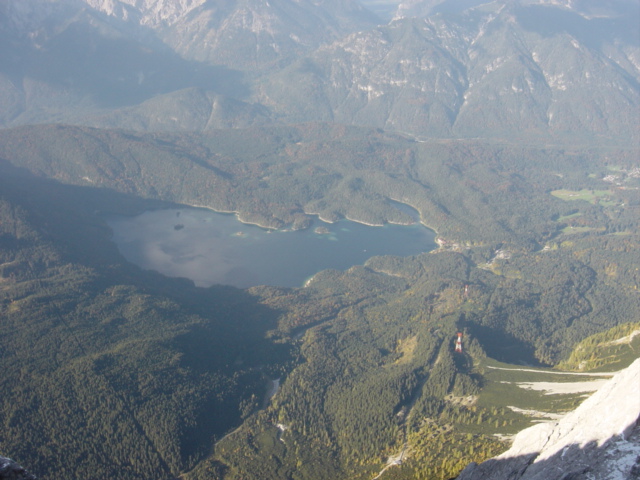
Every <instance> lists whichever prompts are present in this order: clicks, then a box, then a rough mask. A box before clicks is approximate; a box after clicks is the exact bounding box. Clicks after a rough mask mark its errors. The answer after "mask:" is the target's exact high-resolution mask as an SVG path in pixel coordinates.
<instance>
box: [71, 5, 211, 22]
mask: <svg viewBox="0 0 640 480" xmlns="http://www.w3.org/2000/svg"><path fill="white" fill-rule="evenodd" d="M83 1H84V2H85V3H86V4H87V5H89V6H90V7H92V8H94V9H95V10H98V11H100V12H102V13H105V14H107V15H109V16H112V17H116V18H119V19H121V20H125V21H129V20H135V21H137V22H139V23H140V24H141V25H148V26H156V25H160V24H172V23H174V22H175V21H176V20H177V19H179V18H181V17H183V16H184V15H186V14H188V13H189V12H191V11H192V10H193V9H195V8H197V7H199V6H200V5H202V4H204V3H205V2H206V0H171V1H167V0H83Z"/></svg>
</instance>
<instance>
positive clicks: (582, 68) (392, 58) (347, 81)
mask: <svg viewBox="0 0 640 480" xmlns="http://www.w3.org/2000/svg"><path fill="white" fill-rule="evenodd" d="M475 3H477V2H471V3H465V2H462V3H460V4H458V3H456V2H453V3H451V2H443V3H442V4H438V5H436V6H433V2H425V5H427V6H429V8H431V6H433V8H434V12H435V11H437V10H438V8H440V11H441V13H432V14H430V15H429V16H427V17H426V18H419V17H410V16H406V17H402V18H400V17H398V18H397V19H396V20H395V21H393V22H391V23H390V24H389V25H384V26H377V27H376V26H375V23H376V20H375V18H371V16H370V15H369V14H367V13H366V12H365V11H364V10H362V8H361V7H359V6H358V4H356V3H353V2H350V1H338V0H336V1H333V2H312V1H309V0H306V1H304V2H293V0H277V1H274V2H263V1H259V0H238V1H237V2H231V3H229V2H206V3H201V2H199V1H197V2H183V3H167V2H160V3H154V2H152V3H144V2H143V3H135V4H133V3H132V2H127V3H124V2H99V1H95V2H91V5H92V7H91V6H89V5H88V4H86V3H82V2H77V1H71V0H65V1H64V2H45V4H44V5H43V7H44V8H42V9H41V10H40V11H37V12H36V10H37V9H36V8H35V7H34V6H33V5H32V4H31V3H29V2H24V3H23V2H15V1H10V2H7V3H6V4H3V6H2V7H1V8H3V9H4V10H3V11H4V13H5V14H6V15H4V16H3V18H2V19H0V36H2V40H3V41H2V43H1V44H0V60H2V62H1V63H0V105H1V106H2V107H3V108H2V109H1V110H0V122H1V123H2V124H3V125H17V124H25V123H47V122H65V123H72V124H82V125H91V126H96V127H110V128H112V127H119V128H129V129H136V130H139V129H144V130H175V129H179V130H208V129H212V128H219V127H234V128H235V127H245V126H249V125H254V124H265V123H268V122H275V123H278V122H279V123H283V122H284V123H291V122H300V121H332V122H339V123H346V124H356V125H366V126H373V127H377V128H384V129H390V130H396V131H402V132H408V133H410V134H412V135H417V136H419V137H420V136H423V137H451V136H463V137H491V138H496V137H497V138H509V139H514V138H528V139H536V138H547V139H549V138H553V139H554V142H556V141H559V140H562V141H566V140H567V139H572V141H580V142H581V141H584V140H590V141H597V140H598V139H615V141H622V142H637V141H638V133H637V128H636V126H637V125H638V123H640V120H639V114H638V111H640V39H639V35H640V34H639V33H638V29H637V26H636V25H635V23H634V21H633V20H634V18H637V15H638V7H637V5H635V4H634V3H633V2H623V1H620V2H610V3H607V5H605V6H604V7H601V8H596V6H593V5H592V4H591V3H589V2H578V3H575V4H574V3H571V4H565V3H548V2H534V1H525V0H521V1H514V2H493V3H488V4H483V5H479V6H473V5H475ZM454 4H455V7H456V8H453V7H454ZM472 4H473V5H472ZM30 5H31V7H30ZM412 5H413V4H412ZM445 5H448V7H447V8H446V9H445V8H444V6H445ZM469 5H471V6H472V8H468V7H469ZM415 6H418V4H415ZM93 7H95V8H93ZM605 7H606V8H605ZM30 8H31V10H30ZM425 8H426V7H425ZM451 11H453V13H451ZM589 12H596V13H597V14H598V15H595V14H590V13H589ZM98 58H99V59H100V60H97V59H98Z"/></svg>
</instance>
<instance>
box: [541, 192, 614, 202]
mask: <svg viewBox="0 0 640 480" xmlns="http://www.w3.org/2000/svg"><path fill="white" fill-rule="evenodd" d="M551 195H553V196H554V197H557V198H559V199H561V200H565V201H572V200H584V201H585V202H589V203H592V204H594V205H595V204H600V205H603V206H613V205H615V202H614V201H612V200H611V196H612V195H613V192H612V191H611V190H587V189H584V188H583V189H582V190H578V191H576V190H564V189H563V190H554V191H552V192H551Z"/></svg>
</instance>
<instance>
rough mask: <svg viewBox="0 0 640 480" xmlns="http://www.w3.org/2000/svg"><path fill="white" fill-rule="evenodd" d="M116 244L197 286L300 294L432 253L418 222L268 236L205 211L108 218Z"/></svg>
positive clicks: (349, 224) (316, 225)
mask: <svg viewBox="0 0 640 480" xmlns="http://www.w3.org/2000/svg"><path fill="white" fill-rule="evenodd" d="M106 220H107V223H108V225H109V226H110V227H111V229H112V230H113V241H114V242H115V243H116V245H117V246H118V249H119V250H120V253H122V255H123V256H124V257H125V258H126V259H127V260H128V261H130V262H131V263H134V264H136V265H138V266H139V267H141V268H144V269H148V270H156V271H158V272H160V273H162V274H164V275H167V276H172V277H186V278H189V279H191V280H193V282H194V283H195V284H196V285H197V286H200V287H208V286H211V285H214V284H225V285H233V286H236V287H240V288H247V287H251V286H256V285H272V286H281V287H300V286H303V285H304V283H305V281H306V280H308V279H309V278H311V277H312V276H313V275H315V274H316V273H318V272H319V271H321V270H326V269H338V270H345V269H348V268H349V267H351V266H354V265H362V264H364V263H365V262H366V260H367V259H369V258H371V257H373V256H376V255H398V256H409V255H416V254H419V253H423V252H429V251H431V250H433V249H434V248H435V247H436V244H435V242H434V239H435V232H433V231H432V230H429V229H428V228H426V227H424V226H423V225H421V224H420V223H417V222H416V223H415V224H413V225H394V224H387V225H384V226H380V227H378V226H368V225H364V224H362V223H357V222H353V221H349V220H341V221H339V222H335V223H325V222H322V221H321V220H317V219H316V220H314V222H313V224H312V226H311V227H310V228H307V229H305V230H296V231H279V230H275V231H274V230H268V229H264V228H261V227H259V226H256V225H251V224H246V223H242V222H240V221H239V220H238V218H237V216H236V215H234V214H225V213H217V212H214V211H212V210H208V209H203V208H180V209H168V210H153V211H147V212H144V213H142V214H140V215H137V216H132V217H127V216H116V215H110V216H109V217H107V218H106Z"/></svg>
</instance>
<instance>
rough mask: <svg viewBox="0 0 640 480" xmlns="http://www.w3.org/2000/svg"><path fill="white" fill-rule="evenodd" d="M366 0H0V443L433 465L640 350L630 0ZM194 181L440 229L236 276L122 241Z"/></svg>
mask: <svg viewBox="0 0 640 480" xmlns="http://www.w3.org/2000/svg"><path fill="white" fill-rule="evenodd" d="M368 3H369V4H371V3H372V2H368ZM373 3H376V4H377V5H376V6H377V7H379V11H384V12H386V13H385V15H386V18H389V19H391V21H390V22H388V23H387V21H386V20H382V19H379V18H377V17H376V16H375V15H373V14H372V13H370V12H369V11H367V10H366V9H365V8H364V7H363V6H362V5H360V3H358V2H357V1H356V0H330V1H329V0H323V1H319V0H295V1H294V0H269V1H268V2H266V1H263V0H234V1H216V0H214V1H203V0H188V1H181V2H173V1H171V2H170V1H163V0H157V1H144V2H140V1H137V0H108V1H107V0H104V1H103V0H78V1H76V0H6V1H3V2H0V127H2V129H0V332H1V333H2V334H1V335H0V370H1V371H2V372H3V375H2V379H1V380H0V385H1V387H2V392H3V395H2V399H0V427H1V428H0V454H2V455H3V456H8V457H11V458H13V459H15V460H16V461H17V462H19V463H20V464H21V465H23V466H24V467H25V468H27V469H28V470H29V471H30V472H33V473H34V474H36V475H37V476H38V477H39V478H119V479H123V480H133V479H167V480H169V479H175V478H181V479H184V480H205V479H218V480H240V479H260V480H281V479H290V480H328V479H331V480H334V479H345V480H346V479H362V480H365V479H366V480H371V479H377V478H380V479H382V480H384V479H403V480H409V479H429V480H436V479H437V480H445V479H449V478H452V477H454V476H455V475H457V474H458V473H459V472H460V471H461V469H462V468H463V467H464V466H465V465H466V464H468V463H469V462H471V461H475V462H480V461H483V460H484V459H486V458H489V457H491V456H493V455H495V454H496V453H498V452H499V451H501V450H502V449H505V448H506V443H507V442H505V439H507V438H508V436H509V435H511V434H514V433H516V432H517V431H518V430H520V429H521V428H524V427H526V426H528V425H530V424H531V423H532V422H536V421H537V420H538V419H539V418H540V417H539V416H538V417H536V416H535V415H539V414H540V412H541V411H542V417H543V418H552V416H553V415H558V414H560V413H562V412H565V411H567V410H569V409H571V408H574V407H575V406H576V405H577V404H578V403H579V402H580V401H581V399H582V397H581V395H582V394H583V393H584V392H585V391H592V390H580V392H578V393H575V392H574V393H572V394H568V395H565V396H553V395H546V394H545V393H542V392H541V391H531V390H526V388H525V387H522V384H533V383H535V382H538V383H540V382H541V381H540V380H539V378H538V380H535V381H534V380H532V379H533V378H534V377H536V376H539V377H541V378H543V379H544V382H542V383H545V382H546V381H547V380H548V379H549V378H553V376H554V375H556V374H558V372H557V371H555V370H551V368H550V367H554V366H556V367H557V366H558V365H559V366H560V368H566V369H571V370H575V372H573V374H580V372H581V371H582V370H584V369H594V368H595V369H596V370H603V371H604V370H607V369H612V368H617V367H616V366H617V365H622V364H624V363H626V362H628V361H629V360H630V359H631V358H635V357H637V355H638V354H637V341H638V338H639V337H638V335H637V330H638V328H637V322H638V320H639V319H640V294H639V292H638V290H639V288H640V238H639V235H640V162H639V158H640V149H639V146H638V130H637V126H638V124H639V123H640V117H639V112H640V109H639V106H640V73H639V72H640V68H639V65H640V61H639V59H640V35H639V33H640V32H639V31H638V28H637V24H636V23H637V22H635V19H637V15H638V5H637V2H635V1H634V0H611V1H608V2H601V3H596V2H590V1H577V0H576V1H564V0H563V1H557V2H543V1H538V0H508V1H506V0H498V1H496V2H490V3H485V2H480V1H471V2H458V1H449V0H443V1H437V0H436V1H434V0H420V1H409V2H402V4H401V5H399V6H397V9H396V10H395V12H392V11H391V7H389V6H388V3H389V2H383V3H384V4H387V7H386V8H383V7H382V6H381V5H382V4H381V3H380V2H373ZM185 206H198V207H204V208H209V209H212V210H215V211H218V212H227V213H234V214H236V215H237V217H238V218H239V219H240V220H241V221H243V222H247V223H252V224H257V225H259V226H261V227H263V228H265V229H268V230H279V231H280V232H279V233H278V235H280V233H282V235H286V234H287V233H285V232H287V231H291V230H303V229H306V228H309V226H310V225H311V224H312V223H313V222H312V220H315V219H316V218H318V219H319V220H320V221H324V222H330V223H333V222H337V221H339V220H342V221H344V223H345V224H348V221H354V222H360V223H364V224H367V225H369V226H370V228H377V227H379V226H384V225H385V224H387V223H395V224H399V225H407V224H410V223H413V222H419V223H421V224H422V225H423V226H426V227H428V228H430V229H432V230H434V231H435V232H436V241H437V244H438V248H437V249H436V250H434V251H432V252H431V253H424V254H421V255H416V256H412V257H403V258H401V257H394V256H379V257H372V258H369V259H368V260H367V261H366V263H365V264H364V265H353V266H352V267H351V268H347V269H346V270H344V271H338V270H324V271H321V272H319V273H317V274H316V275H314V276H313V277H312V278H310V279H309V280H308V281H307V282H306V283H305V285H304V287H301V288H279V287H275V286H273V285H258V286H253V287H251V288H248V289H244V290H241V289H237V288H233V287H229V286H225V285H215V286H212V287H210V288H198V287H195V286H194V283H193V282H192V281H191V280H189V279H185V278H167V277H164V276H162V275H160V274H159V273H157V272H153V271H144V270H142V269H140V268H138V267H136V266H135V265H132V264H129V263H128V262H127V261H126V260H125V259H124V258H123V256H122V255H121V254H120V253H119V251H118V249H117V247H116V245H115V243H113V242H112V241H111V231H110V229H109V227H108V225H107V223H106V221H105V218H107V216H108V215H110V214H116V215H136V214H138V213H141V212H144V211H147V210H151V209H162V208H184V207H185ZM176 227H178V228H179V227H180V226H179V225H177V226H176ZM176 227H174V228H176ZM398 228H401V227H398ZM236 236H237V234H236ZM274 236H275V235H274ZM363 251H364V250H363ZM310 253H313V252H310ZM603 332H604V333H603ZM458 338H460V339H461V340H460V341H461V348H462V351H461V352H460V351H456V348H455V347H456V343H455V342H456V339H458ZM621 338H622V339H627V340H628V342H627V340H624V341H622V340H621ZM576 345H577V347H576ZM501 362H502V363H501ZM517 365H527V368H528V369H529V368H535V369H536V370H535V371H533V372H532V371H526V372H525V371H523V370H522V369H521V368H518V367H517ZM599 375H600V374H598V376H599ZM536 378H537V377H536ZM547 383H548V382H547ZM565 383H569V382H568V381H566V379H565ZM538 386H539V385H538ZM591 387H593V385H592V386H591ZM580 388H582V387H580ZM531 412H533V414H532V413H531ZM532 415H533V416H532ZM550 415H551V416H550Z"/></svg>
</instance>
